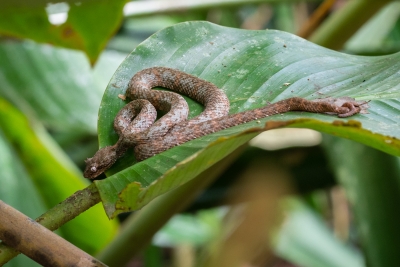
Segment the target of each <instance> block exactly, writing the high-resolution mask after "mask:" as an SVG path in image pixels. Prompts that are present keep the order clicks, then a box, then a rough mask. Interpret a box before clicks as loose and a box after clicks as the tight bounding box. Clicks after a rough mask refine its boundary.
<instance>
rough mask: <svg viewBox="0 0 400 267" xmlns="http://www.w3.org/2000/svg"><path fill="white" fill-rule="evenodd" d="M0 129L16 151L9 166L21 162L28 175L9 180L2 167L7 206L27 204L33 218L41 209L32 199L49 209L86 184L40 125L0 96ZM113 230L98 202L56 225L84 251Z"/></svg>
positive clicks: (99, 243) (92, 248)
mask: <svg viewBox="0 0 400 267" xmlns="http://www.w3.org/2000/svg"><path fill="white" fill-rule="evenodd" d="M0 130H1V132H2V133H4V139H5V142H7V143H8V144H10V145H12V149H13V151H15V152H16V153H17V155H15V154H14V155H13V156H14V159H15V162H14V161H12V162H9V164H11V165H10V168H12V169H17V168H20V166H19V162H20V163H22V164H23V168H24V170H26V173H27V174H29V177H27V178H29V179H30V181H25V180H23V179H22V177H21V179H14V180H13V181H12V182H11V181H10V180H9V179H11V178H12V177H8V176H7V172H6V169H3V171H4V172H2V173H1V175H2V176H1V177H0V183H1V185H2V186H1V189H2V190H0V194H1V195H0V198H1V199H3V197H5V196H6V195H4V192H12V194H13V195H12V197H13V199H10V196H8V197H7V199H6V201H7V200H9V201H10V202H9V204H10V205H12V204H16V205H17V206H16V208H18V207H21V206H25V205H29V206H28V207H31V208H32V209H33V210H30V211H29V212H28V213H27V215H29V216H33V218H35V217H38V216H39V215H40V213H42V211H43V210H42V208H40V207H39V208H38V206H39V205H38V204H37V203H36V204H37V205H36V208H35V207H34V204H35V202H36V201H35V198H38V199H40V201H41V203H42V204H43V205H44V206H45V208H47V209H49V208H52V207H54V206H55V205H56V204H58V203H59V202H61V201H63V200H64V199H66V198H67V197H69V196H70V195H72V194H73V193H75V192H76V191H78V190H80V189H82V188H83V187H85V186H86V185H87V183H86V182H85V181H84V180H83V178H82V175H81V173H80V171H79V170H77V169H76V167H75V166H74V165H73V164H72V163H71V162H70V161H69V160H68V158H67V157H66V155H65V154H63V153H62V151H61V150H60V149H59V148H58V147H57V146H56V145H55V144H54V143H53V142H52V139H51V138H50V137H49V136H48V135H47V133H46V132H45V131H44V130H43V128H42V127H41V125H39V124H37V123H33V122H32V121H28V120H27V119H26V118H25V117H24V116H23V115H22V114H21V113H20V112H19V111H18V110H16V109H15V108H14V107H13V106H11V105H10V104H9V103H8V102H6V101H5V100H4V99H0ZM2 153H3V150H2ZM21 168H22V167H21ZM30 184H31V185H32V184H33V185H34V186H33V187H32V188H30V191H27V190H26V191H24V192H21V191H20V190H16V191H14V190H13V189H15V188H16V187H18V188H20V189H23V188H24V187H26V186H28V185H30ZM7 194H9V193H7ZM28 194H35V197H32V198H30V199H27V198H26V197H29V195H28ZM16 201H17V202H16ZM20 202H24V203H20ZM21 211H22V212H24V211H25V209H24V210H22V208H21ZM65 212H68V211H65ZM93 222H95V223H93ZM115 231H116V224H115V222H112V221H111V222H110V221H109V220H108V219H107V218H106V216H104V211H103V210H102V209H101V206H99V205H97V206H95V207H94V208H92V209H90V210H88V211H87V212H85V213H84V214H82V215H80V216H78V217H76V218H75V219H74V220H72V221H70V222H69V223H68V224H66V225H64V226H63V227H61V228H60V232H61V234H62V236H63V237H64V238H66V239H67V240H69V241H70V242H72V243H73V244H75V245H76V246H78V247H80V248H82V249H84V250H85V251H87V252H88V253H93V252H95V251H98V250H99V249H100V248H102V247H103V246H104V245H105V244H106V243H107V242H108V241H109V239H110V238H111V237H112V236H113V235H114V234H115Z"/></svg>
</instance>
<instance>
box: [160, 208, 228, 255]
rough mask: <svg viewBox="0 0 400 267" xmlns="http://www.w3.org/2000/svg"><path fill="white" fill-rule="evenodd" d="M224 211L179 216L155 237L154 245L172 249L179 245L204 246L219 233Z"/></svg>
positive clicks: (170, 221)
mask: <svg viewBox="0 0 400 267" xmlns="http://www.w3.org/2000/svg"><path fill="white" fill-rule="evenodd" d="M223 213H224V210H223V209H218V208H217V209H209V210H202V211H199V212H198V213H196V214H195V215H190V214H177V215H175V216H174V217H172V218H171V219H170V220H169V221H168V223H167V224H166V225H164V227H163V228H162V229H161V230H160V231H158V232H157V234H156V235H155V236H154V237H153V242H152V243H153V244H155V245H157V246H164V247H171V246H176V245H179V244H192V245H204V244H205V243H206V242H208V241H210V240H211V239H212V237H214V236H215V233H216V232H217V231H219V229H220V227H221V223H222V217H223V216H222V214H223Z"/></svg>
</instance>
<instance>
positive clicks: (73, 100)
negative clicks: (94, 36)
mask: <svg viewBox="0 0 400 267" xmlns="http://www.w3.org/2000/svg"><path fill="white" fill-rule="evenodd" d="M124 57H125V55H123V54H120V53H116V52H112V51H109V52H105V53H103V54H102V56H101V57H100V59H99V61H98V62H97V64H96V66H95V68H94V69H91V68H90V65H89V62H88V61H87V59H86V58H85V56H84V54H83V53H80V52H78V51H73V50H70V49H60V48H55V47H52V46H49V45H39V44H36V43H33V42H15V41H10V42H2V43H1V44H0V95H1V96H3V97H5V98H7V100H8V101H10V102H12V103H13V104H14V105H15V106H17V107H18V108H19V109H20V110H21V111H23V112H24V113H25V114H28V115H29V116H30V117H33V118H37V119H39V120H40V121H41V122H43V123H44V124H45V126H46V127H47V128H48V129H50V130H51V131H57V132H69V133H71V132H74V133H76V132H81V133H86V134H87V133H95V132H96V123H95V122H96V117H97V114H96V113H97V109H98V107H99V105H100V100H101V95H102V93H103V91H104V88H105V87H106V85H107V83H108V81H109V79H110V78H111V76H112V74H113V72H114V71H115V68H116V67H117V66H118V65H119V64H120V63H121V62H122V60H123V58H124Z"/></svg>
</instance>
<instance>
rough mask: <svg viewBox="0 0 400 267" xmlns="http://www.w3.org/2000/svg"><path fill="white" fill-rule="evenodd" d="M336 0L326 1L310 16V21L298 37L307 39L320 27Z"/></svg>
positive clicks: (305, 24)
mask: <svg viewBox="0 0 400 267" xmlns="http://www.w3.org/2000/svg"><path fill="white" fill-rule="evenodd" d="M335 2H336V0H325V1H324V2H323V3H322V4H321V5H320V6H319V7H318V8H317V9H316V10H315V11H314V13H313V14H312V15H311V16H310V18H309V19H308V21H307V22H306V23H304V25H303V26H302V27H301V29H300V30H299V31H298V32H297V35H298V36H300V37H302V38H305V39H307V38H308V37H309V36H310V35H311V34H312V33H313V32H314V30H315V29H316V28H318V26H319V25H320V23H321V21H322V20H323V19H324V18H325V17H326V16H327V15H328V12H329V10H330V9H331V8H332V6H333V4H335Z"/></svg>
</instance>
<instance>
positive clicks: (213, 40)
mask: <svg viewBox="0 0 400 267" xmlns="http://www.w3.org/2000/svg"><path fill="white" fill-rule="evenodd" d="M399 57H400V54H395V55H391V56H385V57H359V56H352V55H346V54H342V53H338V52H335V51H331V50H328V49H325V48H322V47H320V46H317V45H314V44H312V43H310V42H307V41H305V40H303V39H301V38H298V37H296V36H294V35H291V34H288V33H284V32H280V31H271V30H267V31H248V30H240V29H233V28H226V27H221V26H217V25H213V24H210V23H207V22H188V23H182V24H178V25H175V26H173V27H169V28H166V29H164V30H162V31H160V32H158V33H156V34H154V35H153V36H151V37H150V38H148V39H147V40H146V41H145V42H143V43H142V44H141V45H139V46H138V47H137V48H136V49H135V50H134V51H133V52H132V54H131V55H130V56H128V57H127V58H126V60H125V61H124V62H123V63H122V64H121V66H120V67H119V69H118V70H117V72H116V73H115V75H114V77H113V79H112V80H111V82H110V84H109V87H108V88H107V90H106V92H105V94H104V96H103V100H102V104H101V106H100V111H99V123H98V129H99V139H100V144H101V146H102V147H103V146H106V145H111V144H114V143H115V142H116V140H117V138H118V137H117V135H116V133H115V132H114V131H113V129H112V122H113V120H114V117H115V115H116V113H117V112H118V111H119V109H121V108H122V107H123V106H124V105H125V102H124V101H122V100H121V99H119V98H118V94H124V93H125V90H126V87H127V84H128V82H129V79H130V78H131V77H132V76H133V75H134V74H135V73H136V72H138V71H139V70H141V69H144V68H148V67H153V66H168V67H171V68H176V69H180V70H183V71H185V72H188V73H191V74H194V75H196V76H199V77H201V78H203V79H205V80H208V81H210V82H213V83H214V84H216V85H217V86H218V87H220V88H221V89H222V90H224V91H225V92H226V94H227V95H228V97H229V100H230V101H231V110H230V113H237V112H241V111H244V110H248V109H254V108H258V107H261V106H264V105H267V104H268V103H269V102H276V101H278V100H282V99H285V98H288V97H292V96H300V97H304V98H307V99H318V98H324V97H340V96H350V97H354V98H356V99H359V100H369V99H372V101H371V102H370V103H369V105H370V109H369V112H370V114H358V115H356V116H353V117H351V118H350V119H351V120H350V121H349V120H348V119H346V120H343V119H338V118H337V117H335V116H329V115H323V114H309V113H304V112H297V113H296V112H291V113H287V114H283V115H275V116H270V117H268V118H264V119H260V120H259V121H254V122H251V123H247V124H243V125H239V126H236V127H233V128H230V129H227V130H224V131H221V132H218V133H215V134H212V135H209V136H206V137H203V138H199V139H197V140H194V141H191V142H188V143H186V144H183V145H181V146H179V147H175V148H173V149H171V150H169V151H166V152H164V153H161V154H160V155H157V156H155V157H153V158H150V159H148V160H146V161H143V162H140V163H138V164H136V165H133V166H131V165H132V164H133V163H134V157H133V155H132V154H129V155H127V156H126V157H124V158H123V159H121V160H120V161H119V163H118V164H117V166H115V167H114V168H113V169H112V170H111V171H110V173H115V172H117V171H118V170H122V169H125V170H124V171H122V172H119V173H118V174H116V175H113V176H112V177H109V178H108V179H106V180H103V181H97V182H96V183H97V185H98V188H99V189H100V193H101V195H102V199H103V203H104V205H105V207H106V211H107V213H108V215H109V216H112V215H115V214H116V213H118V212H124V211H127V210H131V209H137V208H140V207H141V206H143V205H145V204H146V203H147V202H148V201H150V200H151V199H152V198H154V197H156V196H157V195H159V194H161V193H163V192H166V191H168V190H170V189H172V188H174V187H176V186H179V185H180V184H182V183H184V182H186V181H188V180H190V179H192V178H193V177H194V176H195V175H197V174H198V173H200V172H202V171H203V170H205V169H206V168H207V167H209V166H211V165H212V164H214V163H215V162H217V161H218V160H219V159H221V158H223V157H224V156H226V155H227V153H229V152H230V151H233V150H234V149H235V148H236V147H238V146H239V145H241V144H243V143H245V142H246V141H248V140H249V139H250V138H252V137H253V136H254V135H255V134H254V133H253V134H247V135H246V134H241V133H243V132H246V131H249V130H252V131H254V132H259V131H261V130H266V129H271V128H277V127H283V126H287V125H288V124H292V125H293V126H297V127H307V128H314V129H319V130H321V131H324V132H327V133H331V134H335V135H338V136H341V137H346V138H349V139H353V140H359V141H360V142H363V143H366V144H368V145H371V146H374V147H376V148H379V149H381V150H383V151H386V152H388V153H392V154H394V155H400V149H399V148H400V142H399V140H398V138H399V137H400V131H398V126H399V121H400V116H399V109H400V102H399V99H400V92H399V90H398V87H399V81H400V74H399V73H398V70H399V67H400V63H399V62H400V61H399ZM188 102H189V106H190V108H191V111H190V116H191V117H193V116H195V115H196V114H198V113H199V112H201V106H200V105H199V104H197V103H195V102H194V101H192V100H189V99H188ZM299 118H308V120H305V121H304V120H299ZM354 120H356V121H357V122H354ZM267 121H270V122H273V121H275V122H276V121H282V123H272V124H269V125H267V126H266V127H265V128H264V129H260V128H262V127H263V126H264V124H265V122H267ZM346 121H349V123H347V124H346V123H344V122H346ZM360 123H361V125H362V126H360ZM347 126H348V127H347ZM255 127H256V129H255ZM346 127H347V128H346ZM238 134H239V135H238ZM235 135H237V137H235ZM227 137H231V138H227ZM392 137H393V138H392ZM219 138H222V139H219ZM218 139H219V140H218ZM216 140H218V141H217V142H216V143H214V145H213V146H216V147H217V148H215V149H214V148H212V147H213V146H210V147H208V146H209V145H210V144H211V143H212V142H214V141H216ZM203 149H204V150H203ZM208 150H210V151H209V152H208ZM196 152H199V153H198V154H195V153H196ZM208 153H210V154H208ZM213 153H215V154H213ZM185 159H186V160H185ZM184 160H185V161H184ZM182 161H184V162H182ZM178 162H181V163H180V164H179V165H178V166H175V165H176V164H177V163H178ZM167 170H169V171H168V173H166V172H167ZM163 174H165V175H164V176H163V178H162V179H160V180H159V181H157V182H154V181H156V180H157V179H158V178H159V177H161V176H162V175H163ZM132 182H135V183H134V184H131V185H130V186H128V187H127V188H126V191H125V192H122V195H121V196H122V197H121V198H120V200H119V202H117V201H118V196H117V195H118V194H119V193H120V192H121V190H122V189H124V188H125V187H126V186H127V185H128V184H129V183H132ZM149 185H151V186H149ZM130 191H132V192H130ZM125 197H126V198H125ZM116 204H117V209H118V212H115V211H116V210H115V208H114V206H115V205H116Z"/></svg>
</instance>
